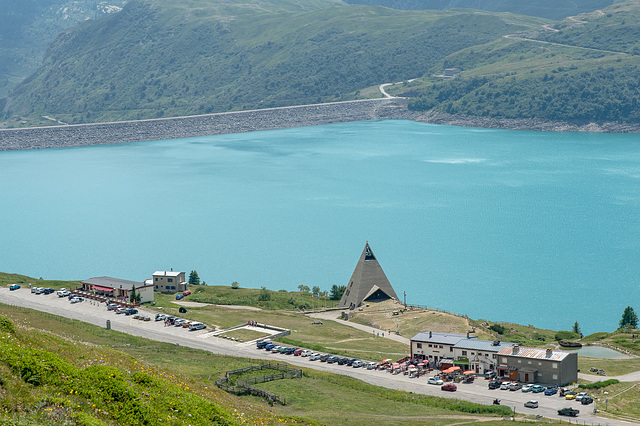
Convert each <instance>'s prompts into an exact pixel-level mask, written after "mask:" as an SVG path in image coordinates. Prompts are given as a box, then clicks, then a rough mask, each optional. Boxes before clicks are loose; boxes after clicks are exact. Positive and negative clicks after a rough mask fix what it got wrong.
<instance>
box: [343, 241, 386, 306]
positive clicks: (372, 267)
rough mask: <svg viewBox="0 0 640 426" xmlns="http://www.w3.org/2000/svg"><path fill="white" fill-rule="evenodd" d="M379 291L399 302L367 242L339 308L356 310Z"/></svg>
mask: <svg viewBox="0 0 640 426" xmlns="http://www.w3.org/2000/svg"><path fill="white" fill-rule="evenodd" d="M377 291H380V292H382V293H384V294H386V295H387V296H388V297H390V298H392V299H396V300H398V295H397V294H396V292H395V291H394V290H393V287H391V283H390V282H389V279H388V278H387V276H386V275H385V273H384V271H383V270H382V267H381V266H380V264H379V263H378V259H376V256H375V255H374V254H373V251H372V250H371V247H370V246H369V242H368V241H367V243H366V244H365V246H364V250H363V251H362V254H361V255H360V259H359V260H358V263H357V264H356V269H355V270H354V271H353V275H351V279H350V280H349V284H347V288H346V290H345V291H344V293H343V294H342V299H340V304H339V305H338V306H339V307H341V308H351V309H355V308H357V307H358V306H360V304H361V303H362V302H363V301H364V300H366V299H367V298H368V297H370V296H372V295H373V294H374V293H376V292H377Z"/></svg>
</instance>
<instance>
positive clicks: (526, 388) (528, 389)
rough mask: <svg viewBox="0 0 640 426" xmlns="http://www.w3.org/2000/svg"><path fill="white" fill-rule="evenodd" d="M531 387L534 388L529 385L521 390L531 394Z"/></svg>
mask: <svg viewBox="0 0 640 426" xmlns="http://www.w3.org/2000/svg"><path fill="white" fill-rule="evenodd" d="M531 386H533V385H532V384H531V383H528V384H526V385H524V386H522V389H520V390H521V391H522V392H531Z"/></svg>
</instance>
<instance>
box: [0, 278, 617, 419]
mask: <svg viewBox="0 0 640 426" xmlns="http://www.w3.org/2000/svg"><path fill="white" fill-rule="evenodd" d="M0 298H1V299H0V300H2V302H3V303H5V304H9V305H16V306H22V307H27V308H31V309H36V310H40V311H44V312H49V313H52V314H55V315H59V316H63V317H67V318H72V319H77V320H80V321H84V322H88V323H91V324H95V325H97V326H100V327H103V328H104V327H106V322H107V320H109V321H110V323H111V328H112V329H114V330H117V331H121V332H124V333H129V334H133V335H138V336H141V337H145V338H148V339H153V340H157V341H164V342H169V343H174V344H176V345H182V346H189V347H193V348H197V349H203V350H206V351H210V352H213V353H217V354H222V355H231V356H239V357H245V358H254V359H263V360H270V361H279V362H288V363H290V364H292V365H296V366H300V367H307V368H313V369H317V370H322V371H329V372H334V373H338V374H342V375H347V376H350V377H354V378H357V379H360V380H363V381H365V382H367V383H370V384H373V385H376V386H383V387H387V388H392V389H398V390H403V391H408V392H414V393H419V394H426V395H436V396H442V397H450V398H459V399H462V400H467V401H471V402H476V403H480V404H485V405H489V404H492V402H493V400H494V399H495V398H498V399H500V400H501V404H502V405H506V406H509V407H511V408H513V409H515V411H516V413H525V414H531V415H534V416H535V415H542V416H544V417H549V418H554V419H558V418H562V419H563V420H565V421H566V420H573V421H574V422H575V421H578V422H579V423H580V424H583V423H586V424H592V423H593V424H602V425H623V424H629V423H628V422H622V421H617V420H609V419H605V418H602V417H599V416H596V415H594V414H593V409H594V408H595V407H597V402H595V403H594V404H590V405H586V406H583V405H581V404H580V403H579V402H576V401H567V400H565V399H564V398H560V397H559V396H557V395H555V396H545V395H544V394H542V393H538V394H532V393H530V392H529V393H523V392H521V391H519V390H518V391H509V390H499V389H496V390H489V389H488V382H489V381H488V380H485V379H483V378H477V379H476V380H475V381H474V382H473V383H456V386H457V390H456V391H455V392H445V391H442V390H441V389H440V386H438V385H430V384H428V383H427V378H428V377H429V376H428V375H424V376H422V377H419V378H410V377H409V376H408V375H404V374H391V373H389V372H386V371H378V370H366V369H363V368H353V367H350V366H346V365H338V364H327V363H326V362H320V361H318V360H316V361H309V357H301V356H294V355H285V354H280V353H272V352H266V351H265V350H264V349H257V348H256V345H255V344H246V343H238V342H234V341H231V340H227V339H221V338H217V337H215V336H212V334H211V333H210V331H211V330H209V329H205V330H198V331H189V330H188V329H185V328H183V327H174V326H165V324H164V322H162V321H157V322H156V321H153V318H154V317H155V311H150V310H145V309H144V308H141V309H139V313H140V314H141V315H147V316H149V317H151V319H152V320H151V321H142V320H138V319H134V318H133V315H130V316H125V315H124V314H119V315H118V314H115V313H114V312H113V311H107V309H106V306H105V304H104V303H98V302H95V301H91V300H89V299H85V300H84V301H83V302H81V303H75V304H71V303H70V302H69V300H68V299H67V298H65V297H62V298H59V297H58V296H57V295H56V294H55V293H53V294H48V295H43V294H40V295H34V294H31V293H30V291H29V289H28V288H26V289H25V288H22V289H19V290H14V291H10V290H9V288H7V287H3V288H0ZM204 337H209V338H204ZM212 337H213V338H212ZM531 399H535V400H537V401H538V402H539V405H540V406H539V408H536V409H534V408H525V407H524V403H525V402H526V401H528V400H531ZM564 407H574V408H577V409H579V410H580V414H579V415H578V417H577V418H568V417H561V416H558V414H557V410H558V409H560V408H564Z"/></svg>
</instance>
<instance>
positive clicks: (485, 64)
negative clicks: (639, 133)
mask: <svg viewBox="0 0 640 426" xmlns="http://www.w3.org/2000/svg"><path fill="white" fill-rule="evenodd" d="M639 17H640V3H639V2H638V1H633V2H628V3H622V4H619V5H614V6H611V7H610V8H608V9H605V10H604V11H601V12H597V13H591V14H585V15H580V16H578V17H575V18H571V19H567V20H564V21H562V22H561V23H559V24H556V25H550V26H546V27H541V28H540V29H539V31H535V32H525V33H521V34H513V35H510V36H509V37H506V38H502V39H500V40H496V41H493V42H491V43H488V44H486V45H484V46H476V47H473V48H467V49H463V50H461V51H459V52H456V53H454V54H452V55H450V56H448V57H447V58H446V59H445V60H444V61H443V63H442V65H441V67H440V68H434V69H432V73H431V75H429V76H428V77H425V78H424V79H423V81H422V86H421V87H418V86H416V87H414V88H412V89H409V90H408V91H405V93H406V94H407V95H410V96H413V98H412V100H411V102H410V108H412V109H415V110H429V109H435V110H437V111H445V112H448V113H452V114H462V115H475V116H485V117H500V118H502V117H506V118H529V117H535V118H543V119H549V120H557V119H562V120H568V121H577V122H601V121H619V122H628V123H638V122H639V121H640V111H639V110H638V104H639V102H640V94H639V93H638V90H637V82H638V81H639V80H640V68H639V67H638V65H639V64H640V56H638V53H640V38H639V37H638V33H639V31H640V24H639V22H640V21H639V19H638V18H639ZM446 67H455V68H459V69H460V70H462V73H461V74H460V75H459V76H458V77H457V78H455V79H442V78H435V77H433V75H434V74H436V73H437V72H438V71H440V70H441V69H442V68H446ZM405 90H406V89H405Z"/></svg>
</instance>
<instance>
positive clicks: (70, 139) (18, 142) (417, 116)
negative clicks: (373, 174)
mask: <svg viewBox="0 0 640 426" xmlns="http://www.w3.org/2000/svg"><path fill="white" fill-rule="evenodd" d="M407 102H408V100H407V99H404V98H391V99H387V98H383V99H371V100H362V101H348V102H335V103H327V104H316V105H303V106H293V107H282V108H269V109H261V110H252V111H239V112H227V113H219V114H206V115H196V116H188V117H175V118H161V119H153V120H139V121H120V122H113V123H97V124H78V125H63V126H51V127H34V128H27V129H2V130H0V151H9V150H23V149H41V148H64V147H73V146H89V145H101V144H113V143H125V142H143V141H155V140H163V139H178V138H189V137H196V136H207V135H221V134H228V133H243V132H253V131H258V130H274V129H284V128H290V127H302V126H315V125H320V124H330V123H345V122H351V121H364V120H375V119H402V120H412V121H418V122H424V123H433V124H445V125H454V126H466V127H483V128H493V129H510V130H536V131H552V132H598V133H640V125H638V124H625V123H611V122H609V123H581V124H576V123H566V122H562V121H550V120H541V119H535V118H530V119H529V118H524V119H499V118H487V117H466V116H458V115H451V114H446V113H441V112H432V111H426V112H416V111H409V110H408V109H407Z"/></svg>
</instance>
